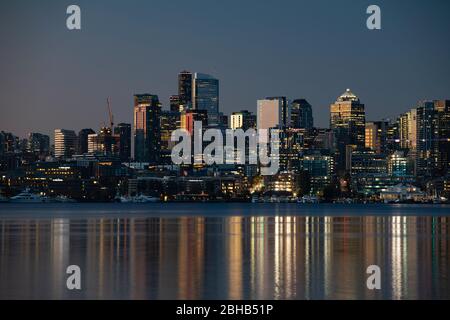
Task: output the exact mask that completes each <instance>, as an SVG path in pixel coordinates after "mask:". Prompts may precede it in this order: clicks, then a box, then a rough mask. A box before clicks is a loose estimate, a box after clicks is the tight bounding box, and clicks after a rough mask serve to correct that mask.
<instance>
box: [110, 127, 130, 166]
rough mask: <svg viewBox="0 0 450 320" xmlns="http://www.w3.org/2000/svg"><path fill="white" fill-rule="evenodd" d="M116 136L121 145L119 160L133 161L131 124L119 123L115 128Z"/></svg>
mask: <svg viewBox="0 0 450 320" xmlns="http://www.w3.org/2000/svg"><path fill="white" fill-rule="evenodd" d="M114 136H115V138H116V139H117V141H118V144H119V147H118V149H119V158H120V161H122V162H129V161H130V160H131V124H129V123H119V124H118V125H116V126H115V127H114Z"/></svg>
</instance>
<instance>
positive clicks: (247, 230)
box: [0, 204, 450, 299]
mask: <svg viewBox="0 0 450 320" xmlns="http://www.w3.org/2000/svg"><path fill="white" fill-rule="evenodd" d="M449 209H450V207H449V206H414V205H393V206H387V205H297V204H279V205H277V204H164V205H160V204H149V205H128V204H66V205H61V204H42V205H27V204H0V299H450V255H449V253H450V252H449V251H450V225H449V223H450V210H449ZM69 265H79V266H80V267H81V270H82V290H81V291H80V292H72V291H68V290H67V289H66V279H67V275H66V273H65V270H66V268H67V266H69ZM369 265H378V266H380V267H381V270H382V290H380V291H369V290H368V289H367V287H366V279H367V276H368V275H367V274H366V268H367V267H368V266H369Z"/></svg>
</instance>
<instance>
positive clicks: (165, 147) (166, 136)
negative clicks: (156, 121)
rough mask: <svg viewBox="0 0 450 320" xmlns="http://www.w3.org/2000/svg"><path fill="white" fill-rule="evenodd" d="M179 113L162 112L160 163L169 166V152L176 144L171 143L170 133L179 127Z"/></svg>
mask: <svg viewBox="0 0 450 320" xmlns="http://www.w3.org/2000/svg"><path fill="white" fill-rule="evenodd" d="M180 117H181V114H180V112H176V111H162V113H161V119H160V126H161V157H160V158H161V163H163V164H171V163H172V162H171V151H172V148H173V146H174V145H175V144H176V142H172V141H171V137H172V132H173V131H175V130H176V129H178V128H179V127H180Z"/></svg>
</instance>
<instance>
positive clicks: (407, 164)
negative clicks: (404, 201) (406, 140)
mask: <svg viewBox="0 0 450 320" xmlns="http://www.w3.org/2000/svg"><path fill="white" fill-rule="evenodd" d="M387 166H388V173H389V175H391V176H394V177H411V176H413V175H414V160H413V159H412V158H411V157H408V156H406V152H405V151H395V152H394V153H392V154H390V155H389V157H388V160H387Z"/></svg>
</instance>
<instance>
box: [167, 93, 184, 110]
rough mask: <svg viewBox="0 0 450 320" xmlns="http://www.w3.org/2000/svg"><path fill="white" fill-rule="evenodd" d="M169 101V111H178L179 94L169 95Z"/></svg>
mask: <svg viewBox="0 0 450 320" xmlns="http://www.w3.org/2000/svg"><path fill="white" fill-rule="evenodd" d="M169 103H170V111H172V112H180V106H181V102H180V96H179V95H173V96H170V98H169Z"/></svg>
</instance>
